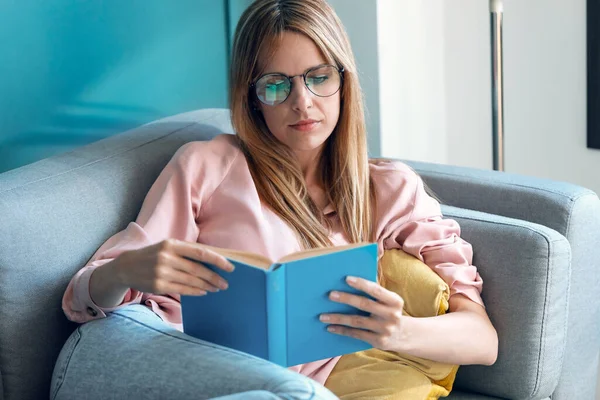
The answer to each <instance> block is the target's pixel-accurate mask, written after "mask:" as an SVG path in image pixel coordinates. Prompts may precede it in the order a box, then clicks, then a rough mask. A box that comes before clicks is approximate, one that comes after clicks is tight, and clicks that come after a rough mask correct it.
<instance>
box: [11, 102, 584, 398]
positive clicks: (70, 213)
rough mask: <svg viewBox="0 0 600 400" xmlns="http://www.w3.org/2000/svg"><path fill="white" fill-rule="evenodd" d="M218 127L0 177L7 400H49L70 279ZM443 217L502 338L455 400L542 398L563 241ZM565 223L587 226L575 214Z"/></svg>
mask: <svg viewBox="0 0 600 400" xmlns="http://www.w3.org/2000/svg"><path fill="white" fill-rule="evenodd" d="M219 132H231V126H230V124H229V112H228V111H227V110H203V111H199V112H193V113H188V114H183V115H179V116H175V117H172V118H169V119H166V120H161V121H157V122H155V123H153V124H149V125H145V126H143V127H140V128H138V129H135V130H132V131H130V132H126V133H124V134H121V135H117V136H113V137H110V138H107V139H104V140H102V141H99V142H96V143H93V144H91V145H88V146H85V147H82V148H79V149H77V150H76V151H74V152H71V153H68V154H64V155H60V156H56V157H52V158H50V159H46V160H42V161H39V162H37V163H34V164H31V165H28V166H25V167H22V168H19V169H16V170H13V171H8V172H6V173H4V174H0V218H2V223H1V224H0V243H2V246H0V304H2V307H0V371H1V374H0V377H1V378H2V382H1V384H2V385H3V392H4V397H5V399H6V400H17V399H18V400H28V399H41V398H47V397H48V392H49V382H50V377H51V376H50V374H51V372H52V368H53V365H54V361H55V359H56V356H57V355H58V352H59V351H60V348H61V346H62V344H63V342H64V340H65V339H66V337H67V336H68V335H69V334H70V332H71V331H72V329H73V328H74V325H73V324H70V323H68V322H67V320H66V318H65V317H64V315H63V313H62V310H61V304H60V302H61V298H62V295H63V292H64V289H65V288H66V285H67V283H68V281H69V280H70V279H71V277H72V276H73V275H74V274H75V272H76V271H77V270H78V269H79V268H81V266H83V265H84V264H85V263H86V261H87V260H88V259H89V257H91V255H92V254H93V253H94V252H95V250H96V249H97V248H98V246H100V245H101V244H102V243H103V242H104V241H105V240H106V239H107V238H108V237H110V236H111V235H113V234H114V233H116V232H117V231H119V230H121V229H123V228H124V227H125V226H126V225H127V223H128V222H129V221H131V220H133V219H134V218H135V217H136V215H137V212H138V211H139V207H140V206H141V203H142V201H143V199H144V196H145V194H146V192H147V191H148V189H149V188H150V186H151V185H152V183H153V182H154V180H155V179H156V177H157V176H158V174H159V172H160V171H161V170H162V168H163V167H164V165H165V164H166V163H167V162H168V160H169V159H170V157H171V156H172V155H173V153H174V152H175V150H176V149H177V148H179V147H180V146H181V145H182V144H184V143H186V142H188V141H191V140H204V139H208V138H210V137H212V136H214V135H215V134H216V133H219ZM498 179H500V181H501V179H502V178H501V177H498ZM577 190H579V189H578V188H573V191H574V192H575V191H577ZM440 194H443V195H444V197H445V195H446V193H440ZM517 198H518V196H517ZM489 201H494V199H493V198H492V199H490V200H489ZM514 204H516V203H513V205H512V206H513V207H515V205H514ZM592 206H593V204H592ZM515 208H517V207H515ZM445 212H446V213H447V214H448V216H450V217H455V218H456V219H457V220H458V221H459V222H460V223H461V225H462V227H463V236H464V237H465V238H466V239H467V240H469V241H470V242H471V243H472V244H473V245H474V248H475V264H476V265H477V266H478V267H479V269H480V272H481V274H482V276H483V279H484V301H485V302H486V305H487V307H488V311H489V312H490V315H491V318H492V320H493V322H494V323H495V324H496V326H497V328H498V330H499V332H500V333H501V337H500V355H499V358H498V362H497V363H496V365H494V366H492V367H477V366H468V367H466V366H465V367H461V368H460V370H459V374H458V377H457V382H456V391H455V392H454V393H453V395H452V396H451V398H457V399H461V398H463V399H476V398H482V399H484V398H486V397H475V395H472V396H471V395H468V394H466V392H469V391H475V392H478V393H482V394H488V395H490V396H493V397H512V398H540V397H542V396H545V397H547V396H549V394H551V393H552V390H553V388H554V385H556V381H557V379H558V378H557V377H558V375H559V374H561V370H560V359H561V357H562V355H563V354H564V346H562V344H561V343H562V341H564V336H565V329H564V324H565V323H564V319H565V313H564V307H565V304H566V303H565V302H566V298H567V297H566V296H567V294H568V285H569V267H568V260H569V255H568V251H569V246H568V244H567V243H566V241H565V240H564V238H563V237H562V236H561V235H560V234H558V233H556V232H554V231H552V230H551V229H548V228H544V227H543V226H538V225H535V224H531V223H527V222H524V221H518V220H510V219H507V218H501V217H497V216H493V215H489V214H483V213H475V212H469V211H465V210H458V209H453V208H446V209H445ZM584 214H585V213H584ZM572 218H573V220H574V221H580V220H582V219H585V218H583V217H578V216H577V213H575V214H574V216H573V217H572ZM571 226H572V229H573V230H580V231H581V232H570V231H569V232H570V233H569V232H568V235H570V236H571V237H573V238H576V239H577V240H580V241H581V240H583V238H579V236H583V235H585V233H586V232H588V231H589V230H587V228H588V226H587V225H586V224H585V223H584V222H577V224H574V223H573V224H572V225H571ZM571 245H572V243H571ZM591 265H593V263H591ZM586 268H589V266H586ZM586 288H587V286H586ZM591 293H594V292H591ZM572 294H573V296H572V298H577V299H576V300H575V301H579V302H582V301H584V300H585V299H586V298H589V295H588V292H584V291H582V292H576V293H572ZM580 298H583V299H584V300H580ZM580 328H581V327H580ZM583 329H584V330H585V328H583ZM571 334H574V335H579V334H578V333H573V331H569V335H571ZM577 337H578V336H577ZM574 343H575V344H576V345H575V347H574V348H573V350H572V351H574V352H576V353H578V354H581V353H586V350H587V349H589V347H586V346H582V345H581V344H580V342H579V337H578V340H577V341H575V342H574ZM550 349H552V351H550ZM581 357H584V358H585V357H586V355H585V354H582V355H581ZM150 373H151V372H150ZM564 375H565V372H564V371H563V372H562V375H561V379H562V377H563V376H564ZM586 386H590V387H594V386H593V384H592V383H588V385H586ZM461 391H463V392H464V393H463V394H462V395H463V397H461ZM0 393H1V392H0ZM469 396H470V397H469ZM493 397H492V398H493ZM553 398H554V396H553ZM577 398H588V397H582V396H578V397H577Z"/></svg>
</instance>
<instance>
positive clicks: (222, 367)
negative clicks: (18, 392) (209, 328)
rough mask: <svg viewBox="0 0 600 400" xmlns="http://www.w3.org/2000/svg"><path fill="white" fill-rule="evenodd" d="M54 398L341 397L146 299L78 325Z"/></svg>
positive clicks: (60, 365) (60, 364)
mask: <svg viewBox="0 0 600 400" xmlns="http://www.w3.org/2000/svg"><path fill="white" fill-rule="evenodd" d="M50 398H51V399H52V400H60V399H79V398H81V399H83V398H85V399H90V400H93V399H128V400H129V399H211V398H218V399H220V400H237V399H249V400H253V399H303V400H305V399H306V400H308V399H313V400H317V399H335V398H336V397H335V396H334V395H333V394H331V392H329V391H328V390H327V389H326V388H325V387H323V386H322V385H320V384H318V383H317V382H315V381H313V380H311V379H309V378H306V377H304V376H302V375H300V374H297V373H295V372H292V371H289V370H288V369H286V368H282V367H280V366H278V365H275V364H273V363H270V362H268V361H265V360H262V359H260V358H257V357H254V356H251V355H248V354H245V353H241V352H238V351H235V350H231V349H228V348H225V347H221V346H217V345H214V344H211V343H208V342H204V341H202V340H198V339H195V338H193V337H190V336H188V335H186V334H184V333H181V332H179V331H177V330H175V329H173V328H171V327H170V326H169V325H167V324H166V323H164V322H163V321H162V320H161V319H160V318H159V317H158V316H157V315H156V314H154V313H153V312H152V311H151V310H150V309H148V308H147V307H145V306H142V305H132V306H128V307H124V308H122V309H119V310H116V311H114V312H112V313H110V314H109V315H108V316H107V318H103V319H100V320H95V321H91V322H88V323H86V324H83V325H81V326H79V327H78V328H77V329H76V330H75V331H74V332H73V334H72V335H71V336H70V337H69V339H68V340H67V342H66V343H65V345H64V346H63V349H62V351H61V353H60V355H59V358H58V360H57V362H56V366H55V368H54V373H53V376H52V384H51V393H50Z"/></svg>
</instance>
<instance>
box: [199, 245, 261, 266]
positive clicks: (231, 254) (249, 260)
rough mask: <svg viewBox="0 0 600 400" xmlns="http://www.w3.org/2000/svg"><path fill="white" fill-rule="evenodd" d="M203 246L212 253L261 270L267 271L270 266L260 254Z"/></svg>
mask: <svg viewBox="0 0 600 400" xmlns="http://www.w3.org/2000/svg"><path fill="white" fill-rule="evenodd" d="M203 246H205V247H207V248H208V249H210V250H212V251H214V252H215V253H219V254H220V255H222V256H223V257H226V258H229V259H231V260H234V261H239V262H242V263H244V264H248V265H252V266H254V267H258V268H261V269H265V270H268V269H269V267H270V266H271V264H272V262H271V260H269V259H268V258H267V257H263V256H261V255H260V254H256V253H249V252H246V251H240V250H230V249H222V248H220V247H213V246H207V245H203Z"/></svg>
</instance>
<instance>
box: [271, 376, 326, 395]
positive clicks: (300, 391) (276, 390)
mask: <svg viewBox="0 0 600 400" xmlns="http://www.w3.org/2000/svg"><path fill="white" fill-rule="evenodd" d="M292 374H294V375H296V374H295V373H292ZM265 388H266V390H268V391H269V392H270V393H272V394H273V395H274V396H275V397H274V398H276V399H286V400H288V399H289V400H292V399H293V400H317V399H318V400H321V399H323V400H329V399H337V397H336V396H335V395H334V394H333V393H331V392H330V391H329V390H328V389H327V388H325V387H324V386H323V385H321V384H319V383H317V382H315V381H313V380H312V379H309V378H306V377H304V376H297V377H295V378H290V379H285V380H280V381H278V382H277V383H268V384H267V385H266V387H265Z"/></svg>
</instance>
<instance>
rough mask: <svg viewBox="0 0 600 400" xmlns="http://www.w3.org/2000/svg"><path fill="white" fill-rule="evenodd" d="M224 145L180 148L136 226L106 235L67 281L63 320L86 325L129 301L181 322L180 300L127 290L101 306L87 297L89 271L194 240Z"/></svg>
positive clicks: (223, 162) (220, 170)
mask: <svg viewBox="0 0 600 400" xmlns="http://www.w3.org/2000/svg"><path fill="white" fill-rule="evenodd" d="M223 142H225V141H223V140H221V141H220V142H219V141H217V140H213V141H210V142H190V143H187V144H185V145H183V146H182V147H180V148H179V149H178V150H177V152H176V153H175V154H174V155H173V157H172V158H171V160H170V161H169V163H168V164H167V165H166V166H165V168H164V169H163V170H162V171H161V173H160V174H159V176H158V178H157V179H156V181H155V182H154V183H153V185H152V186H151V188H150V190H149V191H148V193H147V195H146V197H145V199H144V202H143V204H142V207H141V209H140V212H139V214H138V216H137V218H136V220H135V221H134V222H130V223H129V225H128V226H127V227H126V228H125V229H124V230H122V231H120V232H118V233H116V234H115V235H113V236H112V237H110V238H109V239H108V240H107V241H106V242H105V243H104V244H102V246H101V247H100V248H99V249H98V250H97V251H96V252H95V254H94V255H93V256H92V258H91V259H90V260H89V261H88V263H87V264H86V265H85V266H84V267H83V268H82V269H81V270H80V271H79V272H77V273H76V274H75V276H74V277H73V278H72V279H71V281H70V282H69V285H68V287H67V289H66V291H65V294H64V296H63V301H62V307H63V311H64V313H65V315H66V316H67V318H68V319H69V320H71V321H74V322H79V323H83V322H87V321H90V320H93V319H97V318H102V317H105V316H106V313H107V312H110V311H113V310H115V309H116V308H118V307H123V306H125V305H127V304H131V303H140V302H141V303H144V304H146V305H148V306H150V307H151V308H152V309H153V310H154V311H155V312H156V313H157V314H158V315H159V316H161V317H162V318H163V319H164V320H167V321H168V322H171V323H173V324H174V325H179V324H180V323H181V321H180V320H181V316H180V314H181V313H180V311H179V310H180V308H179V297H178V296H174V295H173V296H169V295H162V296H161V295H153V294H146V293H141V292H139V291H138V290H135V289H132V288H131V289H129V290H128V292H127V294H126V295H125V297H124V299H123V301H122V302H121V304H119V305H118V306H117V307H113V308H105V307H100V306H98V305H97V304H96V303H94V301H93V300H92V298H91V297H90V290H89V281H90V277H91V275H92V273H93V271H94V270H95V269H96V268H98V267H100V266H102V265H104V264H106V263H108V262H110V261H112V260H114V259H115V258H116V257H118V256H119V255H120V254H122V253H124V252H126V251H129V250H135V249H140V248H142V247H146V246H149V245H152V244H155V243H158V242H160V241H162V240H165V239H168V238H174V239H179V240H182V241H189V242H196V241H197V239H198V234H199V229H198V225H197V222H196V220H197V216H198V214H199V211H200V207H201V204H203V202H204V201H205V200H206V199H207V198H208V197H209V196H210V195H211V194H212V193H213V192H214V190H215V188H216V187H217V186H218V185H219V183H220V182H221V180H222V178H223V175H224V173H225V170H226V168H227V164H228V163H229V162H230V161H231V160H228V158H227V157H222V154H221V153H222V152H221V151H219V146H223V145H226V143H223Z"/></svg>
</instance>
